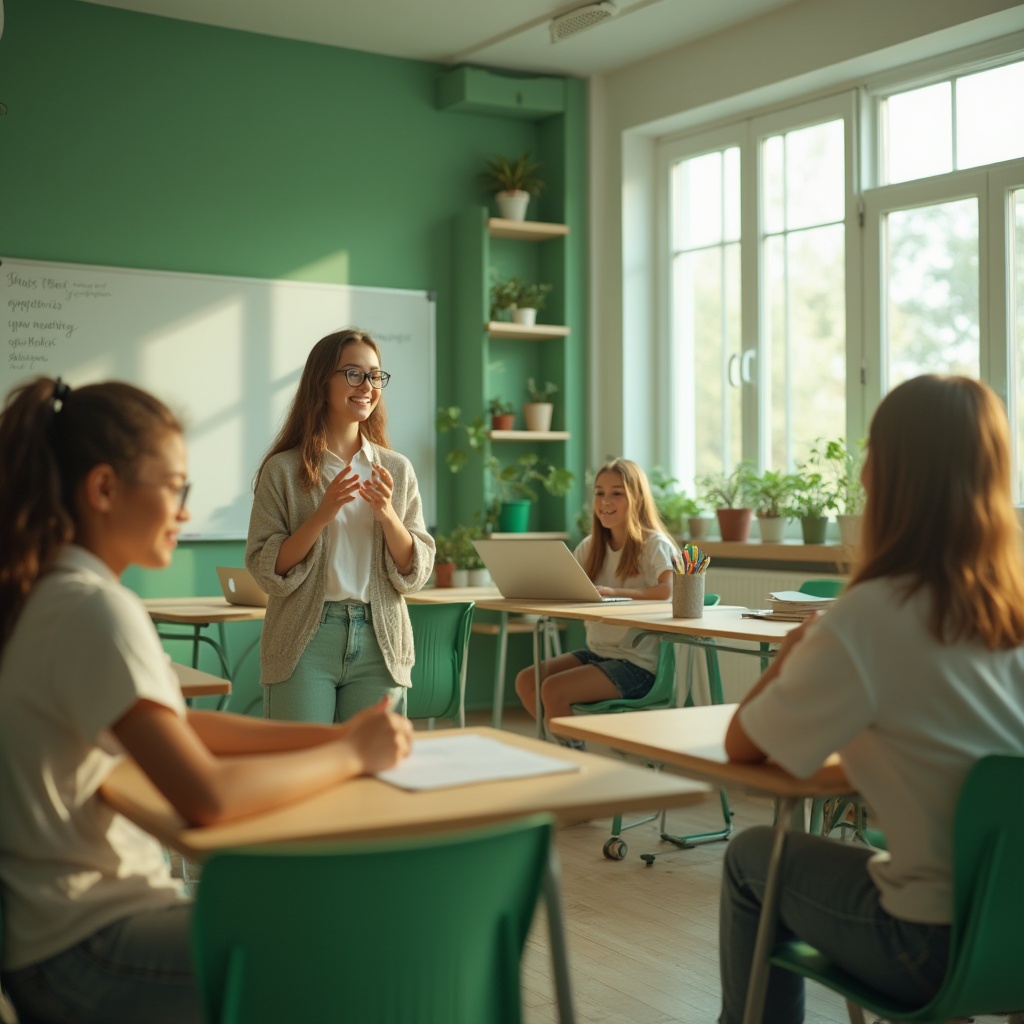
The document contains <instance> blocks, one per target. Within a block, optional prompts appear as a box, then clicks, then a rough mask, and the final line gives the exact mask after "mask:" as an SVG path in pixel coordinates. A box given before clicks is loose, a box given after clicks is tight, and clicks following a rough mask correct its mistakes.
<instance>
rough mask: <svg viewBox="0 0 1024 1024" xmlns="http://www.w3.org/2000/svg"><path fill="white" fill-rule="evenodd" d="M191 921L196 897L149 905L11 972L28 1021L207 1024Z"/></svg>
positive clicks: (12, 989) (9, 983) (8, 981)
mask: <svg viewBox="0 0 1024 1024" xmlns="http://www.w3.org/2000/svg"><path fill="white" fill-rule="evenodd" d="M191 924H192V906H191V904H188V903H182V904H179V905H177V906H173V907H168V908H166V909H163V910H152V911H147V912H146V913H142V914H136V915H134V916H133V917H126V918H124V919H123V920H121V921H116V922H115V923H114V924H112V925H108V926H107V927H106V928H102V929H100V931H98V932H96V933H95V934H93V935H90V936H89V938H87V939H85V940H84V941H82V942H80V943H78V945H77V946H72V947H71V949H68V950H65V951H64V952H63V953H58V954H57V956H55V957H51V958H50V959H49V960H44V961H43V962H42V963H39V964H33V965H32V966H31V967H25V968H23V969H22V970H20V971H9V972H5V973H4V985H5V987H6V988H7V991H8V993H9V994H10V997H11V1001H12V1002H13V1003H14V1005H15V1007H16V1008H17V1011H18V1017H19V1020H20V1021H21V1024H37V1022H40V1024H41V1022H44V1021H45V1024H139V1022H140V1021H145V1022H146V1024H202V1021H203V1013H202V1009H201V1007H200V1000H199V989H198V987H197V985H196V982H195V977H194V975H193V972H192V961H191V957H190V954H189V933H190V930H191Z"/></svg>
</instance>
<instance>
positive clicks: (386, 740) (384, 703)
mask: <svg viewBox="0 0 1024 1024" xmlns="http://www.w3.org/2000/svg"><path fill="white" fill-rule="evenodd" d="M388 707H389V701H388V699H387V698H386V697H385V698H383V699H382V700H381V701H380V702H379V703H377V704H375V705H374V706H373V707H372V708H366V709H365V710H364V711H360V712H359V714H357V715H354V716H353V717H352V719H351V721H350V722H349V723H348V728H347V729H346V734H345V735H346V738H347V739H348V741H349V742H350V743H351V744H352V746H353V747H355V750H356V753H357V755H358V756H359V758H360V760H361V761H362V763H363V772H364V774H366V775H372V774H373V773H374V772H380V771H384V769H386V768H393V767H394V766H395V765H396V764H398V762H399V761H401V760H402V759H403V758H404V757H406V756H407V755H408V753H409V751H410V749H411V748H412V724H411V723H410V722H409V719H408V718H406V717H405V716H404V715H396V714H393V713H392V712H390V711H389V710H388Z"/></svg>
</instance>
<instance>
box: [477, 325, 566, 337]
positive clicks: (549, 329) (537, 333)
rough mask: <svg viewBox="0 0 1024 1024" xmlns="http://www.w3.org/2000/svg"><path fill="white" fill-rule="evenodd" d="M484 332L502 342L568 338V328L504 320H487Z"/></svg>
mask: <svg viewBox="0 0 1024 1024" xmlns="http://www.w3.org/2000/svg"><path fill="white" fill-rule="evenodd" d="M484 327H485V330H486V331H487V333H488V334H489V335H490V336H491V337H492V338H498V339H500V340H502V341H550V340H551V339H552V338H568V337H569V328H568V327H562V326H561V325H559V324H533V325H532V326H527V325H526V324H514V323H512V322H510V321H505V320H489V321H488V322H487V323H486V324H485V325H484Z"/></svg>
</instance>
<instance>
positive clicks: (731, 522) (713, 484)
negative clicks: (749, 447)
mask: <svg viewBox="0 0 1024 1024" xmlns="http://www.w3.org/2000/svg"><path fill="white" fill-rule="evenodd" d="M752 477H753V469H752V467H751V465H750V463H749V462H746V461H743V462H737V463H736V465H735V466H733V468H732V470H731V471H730V472H728V473H705V474H704V475H703V476H701V477H699V478H698V480H697V486H698V487H699V488H700V490H701V494H702V495H703V498H704V500H705V501H706V502H707V504H708V505H710V506H711V507H712V508H713V509H714V510H715V515H716V516H718V529H719V531H720V532H721V534H722V540H729V541H745V540H747V538H748V537H749V536H750V522H751V520H752V519H753V517H754V510H753V508H751V506H750V504H749V500H750V499H749V496H748V495H749V490H750V481H751V479H752Z"/></svg>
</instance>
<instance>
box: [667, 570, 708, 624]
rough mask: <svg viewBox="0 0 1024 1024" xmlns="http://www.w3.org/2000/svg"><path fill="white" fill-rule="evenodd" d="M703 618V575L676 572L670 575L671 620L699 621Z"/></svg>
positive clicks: (699, 573)
mask: <svg viewBox="0 0 1024 1024" xmlns="http://www.w3.org/2000/svg"><path fill="white" fill-rule="evenodd" d="M703 617H704V573H702V572H694V573H688V572H677V573H673V574H672V618H674V619H700V618H703Z"/></svg>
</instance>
